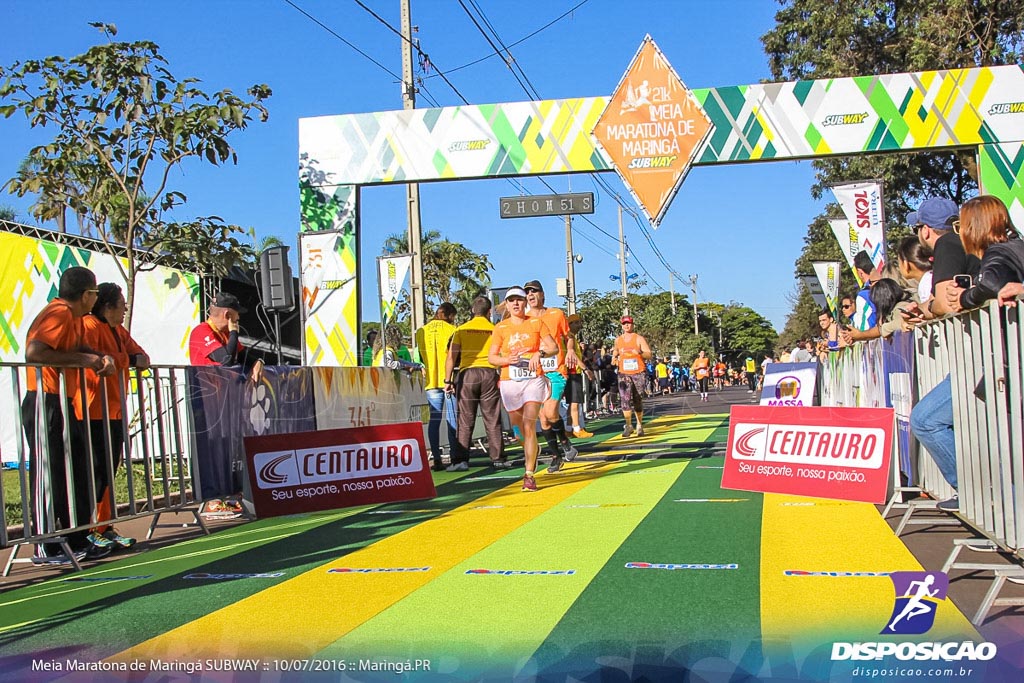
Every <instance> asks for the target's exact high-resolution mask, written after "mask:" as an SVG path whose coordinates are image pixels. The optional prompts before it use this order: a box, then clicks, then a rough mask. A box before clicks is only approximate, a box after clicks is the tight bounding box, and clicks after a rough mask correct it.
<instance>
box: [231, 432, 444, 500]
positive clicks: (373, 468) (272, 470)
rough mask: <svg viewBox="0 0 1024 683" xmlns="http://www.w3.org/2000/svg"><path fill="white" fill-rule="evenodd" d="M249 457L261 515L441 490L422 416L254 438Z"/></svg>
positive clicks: (425, 495) (412, 496) (425, 494)
mask: <svg viewBox="0 0 1024 683" xmlns="http://www.w3.org/2000/svg"><path fill="white" fill-rule="evenodd" d="M245 457H246V462H247V464H248V471H249V484H250V486H251V490H252V502H253V505H254V507H255V509H256V515H257V516H258V517H261V518H263V517H277V516H280V515H293V514H297V513H301V512H319V511H322V510H335V509H338V508H343V507H352V506H356V505H372V504H376V503H393V502H395V501H400V500H420V499H424V498H433V497H435V496H436V495H437V490H436V489H435V488H434V479H433V477H432V476H431V474H430V466H429V464H428V463H427V451H426V448H425V447H424V442H423V425H421V424H420V423H418V422H407V423H402V424H392V425H387V426H381V427H357V428H355V429H332V430H327V431H320V432H305V433H298V434H276V435H272V436H258V437H249V438H246V439H245Z"/></svg>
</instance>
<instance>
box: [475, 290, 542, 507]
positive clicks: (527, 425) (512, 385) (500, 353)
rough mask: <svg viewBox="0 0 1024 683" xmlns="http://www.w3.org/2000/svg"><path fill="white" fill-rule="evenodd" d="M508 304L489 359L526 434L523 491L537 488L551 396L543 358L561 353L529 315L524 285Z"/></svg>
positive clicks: (510, 296) (514, 418) (503, 398)
mask: <svg viewBox="0 0 1024 683" xmlns="http://www.w3.org/2000/svg"><path fill="white" fill-rule="evenodd" d="M505 304H506V306H505V310H506V312H507V313H508V318H506V319H504V320H502V321H501V322H499V323H498V324H497V325H495V326H494V332H492V333H491V340H490V342H489V344H488V348H489V351H488V353H487V360H488V361H489V362H490V363H491V365H494V366H495V367H499V368H501V382H500V383H499V385H498V388H499V390H500V391H501V401H502V403H503V404H504V405H505V410H507V411H508V415H509V419H510V420H511V421H512V423H513V424H514V425H518V426H519V428H520V431H521V433H522V435H523V454H524V455H525V456H526V474H525V475H524V476H523V491H527V492H529V491H536V490H537V482H536V481H535V480H534V472H535V471H536V468H537V451H538V447H537V415H538V413H539V412H540V407H541V404H542V403H544V401H545V400H547V398H548V397H549V396H550V395H551V382H550V381H549V380H548V379H547V377H545V376H544V375H543V374H541V360H543V359H544V358H546V357H551V356H557V354H558V344H557V343H555V340H554V338H553V337H552V336H551V333H550V332H548V329H547V327H545V325H544V323H543V321H541V320H540V319H539V318H530V317H528V316H527V315H526V292H525V291H523V289H522V288H521V287H512V288H510V289H509V290H508V291H507V292H505Z"/></svg>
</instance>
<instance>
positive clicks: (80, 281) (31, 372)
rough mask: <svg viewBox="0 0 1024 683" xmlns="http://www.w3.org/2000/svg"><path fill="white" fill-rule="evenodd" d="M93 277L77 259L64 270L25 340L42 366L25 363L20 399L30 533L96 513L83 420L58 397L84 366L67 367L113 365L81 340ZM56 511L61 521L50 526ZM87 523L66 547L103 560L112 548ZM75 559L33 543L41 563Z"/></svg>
mask: <svg viewBox="0 0 1024 683" xmlns="http://www.w3.org/2000/svg"><path fill="white" fill-rule="evenodd" d="M97 294H98V291H97V289H96V276H95V275H94V274H93V272H92V271H91V270H89V269H88V268H82V267H80V266H74V267H72V268H68V269H67V270H65V271H64V272H63V273H61V276H60V284H59V285H58V290H57V298H56V299H54V300H53V301H51V302H50V303H48V304H47V305H46V306H45V307H44V308H43V310H42V311H40V312H39V315H37V316H36V317H35V319H34V320H33V321H32V324H31V325H30V326H29V328H28V335H27V336H26V339H25V362H26V363H31V364H34V365H43V366H47V367H43V368H42V371H41V373H40V372H39V371H38V370H37V369H36V368H28V370H27V374H28V377H27V383H26V387H27V391H26V392H25V398H24V400H23V401H22V404H21V418H22V425H23V427H24V429H25V437H26V439H27V441H28V450H29V459H30V463H31V466H30V469H29V478H30V482H31V488H32V521H33V527H34V528H33V529H32V530H31V531H32V533H35V534H42V533H53V532H55V531H57V530H58V528H63V529H71V528H72V527H73V526H81V525H84V524H88V523H89V521H90V518H91V515H92V506H93V504H92V500H90V496H89V488H88V486H89V482H88V477H89V449H88V446H87V445H86V443H85V442H84V438H83V434H82V426H81V423H80V422H79V421H78V420H76V419H75V418H74V415H73V414H72V413H70V411H69V410H68V407H69V406H68V405H67V404H64V403H63V402H62V401H61V396H60V389H61V385H62V384H63V385H64V386H65V394H66V396H67V399H68V401H69V402H73V401H74V400H75V399H76V397H77V394H78V391H79V386H80V382H81V374H82V373H81V371H80V370H71V369H64V370H58V369H57V367H63V368H90V369H92V370H94V371H96V373H97V374H98V375H100V376H101V377H106V376H108V375H111V374H113V372H114V369H115V367H114V359H113V358H111V357H110V356H105V355H102V354H99V353H96V352H94V351H92V350H91V349H89V348H88V347H86V346H85V345H84V344H83V342H82V316H84V315H85V314H86V313H88V312H89V311H90V310H91V309H92V306H93V303H94V302H95V301H96V296H97ZM37 373H39V374H41V375H42V384H43V386H42V400H43V407H42V417H43V421H42V424H36V406H37V403H38V401H39V398H40V392H39V386H38V380H37ZM65 415H67V416H68V418H67V419H68V432H69V435H70V445H71V450H70V452H65V450H64V420H65ZM68 459H70V466H71V467H70V469H71V477H72V481H71V485H72V488H73V490H74V491H75V509H74V515H73V516H72V511H71V506H70V503H69V501H68V481H67V470H68V463H67V460H68ZM48 510H49V511H51V512H52V515H53V517H52V518H53V520H54V522H55V523H56V524H57V525H58V526H57V527H56V528H51V527H50V526H49V522H48V520H49V519H50V515H49V514H48ZM88 535H89V532H88V530H84V529H83V530H79V531H73V532H71V533H68V534H66V535H65V540H66V542H67V544H68V547H69V548H70V549H71V551H72V552H73V553H74V554H75V557H76V558H77V559H98V558H100V557H103V556H105V555H107V554H109V553H110V548H109V546H108V547H99V546H96V545H93V544H91V543H90V542H89V541H88ZM71 559H72V558H69V557H66V556H65V555H64V550H63V548H62V547H61V546H60V544H59V543H52V542H50V543H43V544H41V545H39V546H37V548H36V557H35V558H33V561H34V562H36V563H38V564H49V563H66V562H71Z"/></svg>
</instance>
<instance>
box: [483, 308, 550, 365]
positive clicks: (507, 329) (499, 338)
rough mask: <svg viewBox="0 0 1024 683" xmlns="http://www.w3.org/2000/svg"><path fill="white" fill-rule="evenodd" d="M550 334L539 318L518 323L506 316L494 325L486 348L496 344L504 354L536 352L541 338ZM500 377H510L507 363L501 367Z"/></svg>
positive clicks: (491, 347)
mask: <svg viewBox="0 0 1024 683" xmlns="http://www.w3.org/2000/svg"><path fill="white" fill-rule="evenodd" d="M550 334H551V331H550V330H548V328H547V325H545V324H544V321H543V320H541V319H540V318H527V319H526V320H524V321H522V322H521V323H518V324H517V323H516V322H515V321H514V319H512V318H506V319H505V320H502V321H501V322H499V323H498V324H497V325H495V326H494V332H491V340H490V342H488V344H487V349H488V351H490V349H493V348H494V347H495V346H497V347H498V352H499V353H500V354H502V355H505V356H507V355H509V354H511V353H512V352H513V351H518V352H519V353H522V354H526V353H536V352H537V351H539V350H540V340H541V338H542V337H544V336H545V335H550ZM501 378H502V379H510V376H509V369H508V366H507V365H506V366H504V367H502V368H501ZM522 379H526V378H525V377H523V378H522Z"/></svg>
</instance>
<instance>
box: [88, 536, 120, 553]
mask: <svg viewBox="0 0 1024 683" xmlns="http://www.w3.org/2000/svg"><path fill="white" fill-rule="evenodd" d="M85 540H86V541H88V542H89V544H90V545H92V546H95V547H97V548H107V549H108V550H113V549H114V542H113V541H112V540H110V539H109V538H107V537H106V536H101V535H100V534H97V533H91V534H89V535H88V536H86V537H85Z"/></svg>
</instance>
